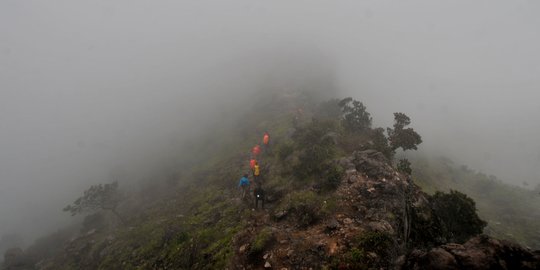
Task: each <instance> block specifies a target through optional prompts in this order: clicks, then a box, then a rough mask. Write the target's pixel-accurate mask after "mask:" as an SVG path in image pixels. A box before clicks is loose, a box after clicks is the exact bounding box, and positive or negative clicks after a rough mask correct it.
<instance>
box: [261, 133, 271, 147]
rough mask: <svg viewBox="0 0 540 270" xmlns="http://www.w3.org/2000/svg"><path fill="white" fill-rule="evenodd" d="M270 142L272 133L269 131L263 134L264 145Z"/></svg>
mask: <svg viewBox="0 0 540 270" xmlns="http://www.w3.org/2000/svg"><path fill="white" fill-rule="evenodd" d="M268 143H270V135H268V132H265V133H264V135H263V145H264V146H266V147H268Z"/></svg>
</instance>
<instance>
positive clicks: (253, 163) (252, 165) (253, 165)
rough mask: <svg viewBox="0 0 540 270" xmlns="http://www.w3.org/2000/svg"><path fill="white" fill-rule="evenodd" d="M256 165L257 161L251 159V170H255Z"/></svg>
mask: <svg viewBox="0 0 540 270" xmlns="http://www.w3.org/2000/svg"><path fill="white" fill-rule="evenodd" d="M255 164H257V160H256V159H255V158H251V159H250V160H249V167H250V168H251V170H253V169H255Z"/></svg>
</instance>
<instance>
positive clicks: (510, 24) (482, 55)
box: [0, 0, 540, 244]
mask: <svg viewBox="0 0 540 270" xmlns="http://www.w3.org/2000/svg"><path fill="white" fill-rule="evenodd" d="M539 12H540V4H538V3H537V2H534V1H518V2H511V3H510V2H505V1H477V2H474V3H470V2H454V1H452V2H444V3H436V2H433V1H408V2H407V3H405V2H403V3H402V2H388V1H363V2H358V1H340V2H334V1H332V2H329V1H273V2H268V1H226V2H225V1H160V2H155V1H126V0H122V1H114V2H110V1H87V2H73V1H50V2H43V1H14V0H6V1H2V3H0V125H1V128H0V149H1V151H0V234H2V233H13V232H16V233H18V234H21V235H23V236H24V239H25V240H26V241H27V244H29V243H28V242H29V241H31V240H32V239H34V238H35V237H37V236H40V235H43V234H44V233H46V232H49V231H52V230H55V229H57V228H58V227H59V226H60V225H64V224H67V223H69V222H70V221H71V220H72V219H71V217H70V216H69V215H67V214H66V213H63V212H62V211H61V209H62V208H63V207H64V206H65V205H66V204H68V203H70V202H71V201H72V200H73V199H75V198H76V197H77V195H78V194H80V193H81V191H82V190H84V189H85V188H86V187H88V186H89V185H91V184H95V183H102V182H106V181H108V177H109V174H110V172H111V170H113V169H114V168H117V167H119V166H120V167H122V168H127V169H128V170H130V172H131V174H130V175H134V177H135V178H136V177H137V176H136V175H137V172H141V173H143V172H148V171H154V170H158V169H160V168H161V167H162V166H164V165H163V164H164V163H167V164H168V165H170V166H174V162H175V160H169V158H171V157H172V156H175V153H173V152H174V151H175V149H178V148H176V146H178V145H182V144H183V143H184V142H185V141H186V140H189V139H190V138H193V137H196V136H197V135H198V134H200V132H207V130H208V129H207V128H208V126H211V125H212V124H216V123H218V122H219V120H220V119H221V118H227V117H232V116H233V115H234V112H235V109H236V108H241V107H242V106H244V105H245V104H246V102H249V100H250V98H251V97H252V96H253V95H256V94H257V93H260V92H261V91H273V90H283V89H285V88H300V89H299V90H309V89H305V88H308V86H313V87H316V86H314V85H315V84H314V83H313V82H317V83H320V84H319V87H320V85H321V84H322V85H324V84H325V83H327V84H326V85H328V86H329V88H332V87H331V86H333V85H335V86H336V88H337V89H339V91H338V94H339V96H340V97H345V96H353V97H355V98H356V99H359V100H361V101H363V102H364V104H365V105H366V106H367V107H368V111H370V112H371V113H372V115H373V117H374V121H375V124H376V125H380V126H389V125H391V122H392V120H393V116H392V113H393V112H396V111H401V112H404V113H406V114H407V115H409V116H410V117H411V119H412V126H413V127H414V128H415V129H416V130H417V131H418V132H419V133H420V134H421V135H422V137H423V139H424V144H423V145H422V146H421V150H422V151H429V152H435V153H439V154H443V155H446V156H450V157H451V158H453V159H454V160H456V162H459V163H463V164H466V165H468V166H469V167H472V168H474V169H477V170H480V171H483V172H485V173H488V174H494V175H496V176H497V177H499V178H501V179H502V180H503V181H506V182H509V183H513V184H516V185H521V183H522V182H523V181H527V182H529V183H530V184H531V186H532V185H535V184H537V183H540V180H539V179H540V172H538V170H537V169H536V168H537V166H538V165H540V142H538V140H537V138H538V137H539V135H540V122H539V121H538V119H537V118H538V115H540V106H538V104H537V100H538V98H539V97H540V94H539V92H538V88H539V86H540V79H539V78H540V77H539V76H538V75H539V71H540V67H539V66H540V64H539V63H540V54H538V52H537V48H540V32H539V31H538V25H540V18H539V17H538V16H537V14H538V13H539ZM321 78H323V79H324V80H323V79H321ZM326 79H328V80H332V81H331V82H325V80H326ZM325 87H326V86H325ZM317 90H320V89H317ZM328 90H329V91H330V90H334V89H328ZM133 181H136V179H134V180H133Z"/></svg>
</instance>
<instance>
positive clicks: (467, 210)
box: [430, 190, 487, 243]
mask: <svg viewBox="0 0 540 270" xmlns="http://www.w3.org/2000/svg"><path fill="white" fill-rule="evenodd" d="M430 202H431V204H432V208H433V211H434V213H435V214H436V215H437V216H438V217H439V218H440V219H441V221H442V223H443V225H444V234H445V235H444V236H445V238H446V239H447V240H449V241H451V242H458V243H463V242H465V241H467V240H468V239H469V238H471V237H472V236H475V235H477V234H481V233H482V231H483V230H484V227H485V226H486V225H487V223H486V222H485V221H483V220H481V219H480V217H478V215H477V214H476V204H475V202H474V200H473V199H471V198H469V197H468V196H467V195H465V194H463V193H461V192H459V191H455V190H450V193H443V192H440V191H437V192H436V193H435V194H434V195H433V196H432V197H431V198H430Z"/></svg>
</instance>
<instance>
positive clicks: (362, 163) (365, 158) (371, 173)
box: [339, 150, 394, 179]
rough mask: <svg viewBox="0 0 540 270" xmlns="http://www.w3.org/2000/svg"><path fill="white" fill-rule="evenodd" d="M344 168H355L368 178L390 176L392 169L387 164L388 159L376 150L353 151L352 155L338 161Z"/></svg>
mask: <svg viewBox="0 0 540 270" xmlns="http://www.w3.org/2000/svg"><path fill="white" fill-rule="evenodd" d="M339 163H340V164H341V166H342V167H344V168H345V169H346V170H353V169H354V170H356V171H358V172H362V173H364V174H365V175H366V176H367V177H370V178H376V179H381V178H390V177H392V176H393V175H394V169H393V168H392V166H390V165H389V162H388V159H387V158H386V157H385V156H384V155H383V154H382V153H381V152H378V151H376V150H364V151H355V152H354V153H353V154H352V156H350V157H347V158H344V159H342V160H340V162H339Z"/></svg>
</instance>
